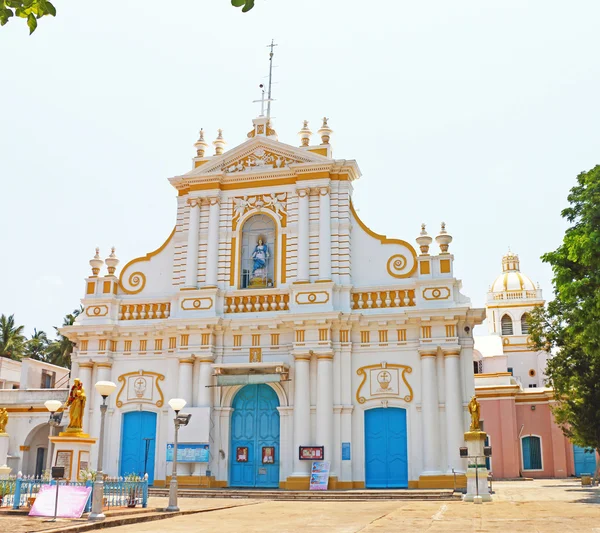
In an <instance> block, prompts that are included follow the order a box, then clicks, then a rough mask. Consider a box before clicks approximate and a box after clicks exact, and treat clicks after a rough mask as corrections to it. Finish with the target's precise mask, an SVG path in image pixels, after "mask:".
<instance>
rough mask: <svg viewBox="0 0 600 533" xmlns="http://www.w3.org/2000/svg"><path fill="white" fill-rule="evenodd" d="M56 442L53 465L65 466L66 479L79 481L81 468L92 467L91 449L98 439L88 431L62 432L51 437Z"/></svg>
mask: <svg viewBox="0 0 600 533" xmlns="http://www.w3.org/2000/svg"><path fill="white" fill-rule="evenodd" d="M49 439H50V442H52V443H53V444H54V453H53V455H52V466H64V467H65V479H68V480H69V481H77V478H78V477H79V471H80V470H87V469H89V468H91V464H90V455H91V454H90V450H91V448H92V444H95V443H96V441H97V440H98V439H96V438H94V437H90V436H89V435H88V434H87V433H81V432H79V433H76V432H72V431H71V432H69V431H66V432H61V433H59V435H58V437H49Z"/></svg>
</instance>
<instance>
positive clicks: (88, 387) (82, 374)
mask: <svg viewBox="0 0 600 533" xmlns="http://www.w3.org/2000/svg"><path fill="white" fill-rule="evenodd" d="M93 366H94V364H93V363H79V375H77V376H74V377H77V378H79V379H80V380H81V383H82V385H83V390H85V391H86V395H87V396H89V395H90V394H92V389H93V388H94V384H93V383H92V367H93ZM91 403H92V402H90V401H89V400H88V401H87V402H86V406H85V410H84V413H83V428H82V429H83V432H84V433H89V432H90V404H91ZM66 423H67V421H66V419H63V421H62V424H63V425H65V424H66ZM92 436H95V435H92Z"/></svg>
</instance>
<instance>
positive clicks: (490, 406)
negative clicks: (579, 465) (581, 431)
mask: <svg viewBox="0 0 600 533" xmlns="http://www.w3.org/2000/svg"><path fill="white" fill-rule="evenodd" d="M479 401H480V404H481V419H482V420H483V422H484V430H485V431H486V432H487V433H488V434H489V436H490V440H491V445H492V454H493V455H492V466H491V470H492V472H493V474H494V477H495V478H516V477H519V476H520V475H522V476H523V477H533V478H543V477H557V478H563V477H567V476H570V475H573V473H574V465H573V446H572V445H571V443H570V442H569V441H568V440H567V438H566V437H565V436H564V435H563V434H562V431H561V430H560V428H559V427H558V426H557V425H556V424H555V423H554V417H553V416H552V412H551V411H550V406H549V404H548V403H547V402H540V403H535V404H524V403H516V402H515V397H514V396H509V397H500V398H489V399H488V398H479ZM532 406H534V407H535V409H534V410H533V409H532ZM521 426H523V429H522V430H521ZM519 434H520V436H521V437H526V436H528V435H536V436H538V437H540V438H541V439H542V470H538V471H531V470H525V471H522V460H521V439H520V438H519Z"/></svg>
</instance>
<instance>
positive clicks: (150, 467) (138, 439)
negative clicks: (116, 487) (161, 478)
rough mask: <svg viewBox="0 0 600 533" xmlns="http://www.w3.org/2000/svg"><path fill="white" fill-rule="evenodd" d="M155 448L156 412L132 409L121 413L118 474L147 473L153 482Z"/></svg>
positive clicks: (149, 480) (141, 474) (150, 481)
mask: <svg viewBox="0 0 600 533" xmlns="http://www.w3.org/2000/svg"><path fill="white" fill-rule="evenodd" d="M155 450H156V413H150V412H148V411H134V412H132V413H125V414H124V415H123V427H122V429H121V469H120V475H121V476H126V475H128V474H138V475H140V476H143V475H144V474H145V473H147V474H148V483H149V484H150V485H152V484H153V482H154V453H155Z"/></svg>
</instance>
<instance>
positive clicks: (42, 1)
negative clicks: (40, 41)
mask: <svg viewBox="0 0 600 533" xmlns="http://www.w3.org/2000/svg"><path fill="white" fill-rule="evenodd" d="M47 15H52V16H53V17H55V16H56V8H55V7H54V6H53V5H52V3H50V2H48V0H0V26H4V25H5V24H6V23H7V22H8V21H9V19H10V18H11V17H21V18H24V19H27V26H28V27H29V34H30V35H31V34H32V33H33V32H34V31H35V29H36V28H37V21H38V19H40V18H42V17H45V16H47Z"/></svg>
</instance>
